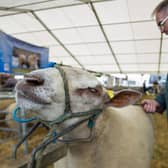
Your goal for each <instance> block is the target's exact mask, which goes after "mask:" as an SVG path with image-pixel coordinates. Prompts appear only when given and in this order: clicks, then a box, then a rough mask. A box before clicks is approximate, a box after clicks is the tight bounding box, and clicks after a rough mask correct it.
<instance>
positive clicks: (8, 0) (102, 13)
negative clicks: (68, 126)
mask: <svg viewBox="0 0 168 168" xmlns="http://www.w3.org/2000/svg"><path fill="white" fill-rule="evenodd" d="M159 2H160V0H147V1H146V0H24V1H22V0H5V1H2V0H1V1H0V30H2V31H4V32H6V33H8V34H10V35H12V36H14V37H16V38H19V39H21V40H24V41H27V42H30V43H33V44H35V45H39V46H45V47H48V48H49V51H50V52H49V60H50V61H55V62H57V63H63V64H67V65H71V66H75V67H82V68H85V69H88V70H92V71H98V72H103V73H166V72H167V71H168V46H167V45H168V41H167V38H166V36H164V37H163V46H162V52H161V55H160V54H159V51H160V37H161V34H160V31H159V29H158V28H157V26H156V23H155V21H154V19H153V18H152V17H151V13H152V10H153V9H154V7H155V6H156V5H157V4H158V3H159Z"/></svg>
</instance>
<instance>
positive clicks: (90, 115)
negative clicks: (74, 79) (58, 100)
mask: <svg viewBox="0 0 168 168" xmlns="http://www.w3.org/2000/svg"><path fill="white" fill-rule="evenodd" d="M56 68H57V69H58V71H59V72H60V75H61V77H62V79H63V83H64V90H65V92H64V93H65V109H64V114H62V115H61V116H59V117H58V118H56V119H55V120H52V121H46V120H42V119H40V118H38V117H33V118H29V119H23V118H19V117H17V113H18V111H19V110H20V108H19V107H17V108H16V109H15V110H14V112H13V119H14V120H15V121H17V122H21V123H23V122H30V121H32V120H38V121H39V122H41V123H43V124H44V125H46V126H47V127H49V128H50V129H51V130H52V131H51V132H50V133H49V137H50V138H48V139H47V140H45V141H44V142H43V143H42V144H40V145H39V146H38V147H37V148H35V149H34V152H33V154H32V167H33V165H35V155H36V153H37V152H38V151H39V150H41V149H44V148H45V147H46V146H47V145H48V144H50V143H51V142H53V141H56V140H58V141H61V142H64V143H70V142H74V141H75V142H76V141H77V142H79V141H90V140H92V138H93V128H94V125H95V121H96V118H97V117H98V115H99V114H100V113H101V112H102V111H103V110H102V109H93V110H89V111H84V112H75V113H73V112H72V110H71V104H70V95H69V87H68V81H67V78H66V73H65V71H64V70H63V69H62V68H61V67H60V66H58V65H56ZM79 117H84V118H83V119H81V120H79V121H77V122H76V123H74V124H72V125H70V126H68V127H67V128H64V129H63V130H62V131H61V132H59V133H57V132H56V128H57V126H59V125H60V124H61V123H63V122H64V121H66V120H68V119H71V118H79ZM87 121H88V124H87V126H88V128H90V135H89V136H88V137H86V138H75V139H62V140H60V139H58V138H59V137H62V136H64V135H65V134H67V133H69V132H71V131H72V130H73V129H74V128H76V127H77V126H79V125H81V124H82V123H84V122H87ZM51 134H52V135H51ZM28 136H29V132H28V134H26V137H28ZM24 140H25V139H24ZM19 144H21V142H19ZM16 150H17V149H15V151H14V152H15V154H16ZM15 157H16V156H15Z"/></svg>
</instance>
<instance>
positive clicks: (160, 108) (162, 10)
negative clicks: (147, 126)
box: [141, 0, 168, 114]
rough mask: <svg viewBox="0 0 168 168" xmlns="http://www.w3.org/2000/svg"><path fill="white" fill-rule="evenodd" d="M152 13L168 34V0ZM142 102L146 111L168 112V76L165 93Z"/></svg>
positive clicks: (163, 30)
mask: <svg viewBox="0 0 168 168" xmlns="http://www.w3.org/2000/svg"><path fill="white" fill-rule="evenodd" d="M152 15H153V16H155V18H156V23H157V26H158V27H159V29H160V32H161V33H165V34H166V35H168V0H163V1H161V2H160V3H159V4H158V5H157V6H156V8H155V9H154V10H153V13H152ZM141 104H142V106H143V109H144V111H145V112H151V113H152V112H153V113H154V112H159V113H163V112H164V111H165V110H166V111H167V114H168V78H167V80H166V87H165V91H164V92H163V93H160V94H158V95H157V96H156V98H155V99H153V100H152V99H145V100H143V101H142V102H141Z"/></svg>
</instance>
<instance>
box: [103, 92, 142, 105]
mask: <svg viewBox="0 0 168 168" xmlns="http://www.w3.org/2000/svg"><path fill="white" fill-rule="evenodd" d="M141 97H142V93H141V92H139V91H135V90H131V89H124V90H121V91H119V92H117V93H115V95H114V97H113V98H112V99H111V100H110V101H109V102H108V103H107V104H106V105H107V106H113V107H124V106H127V105H131V104H135V103H136V102H137V101H138V100H140V98H141Z"/></svg>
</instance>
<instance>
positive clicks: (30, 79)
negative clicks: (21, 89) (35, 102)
mask: <svg viewBox="0 0 168 168" xmlns="http://www.w3.org/2000/svg"><path fill="white" fill-rule="evenodd" d="M24 78H25V80H26V82H27V83H29V84H32V85H42V84H43V83H44V79H43V78H41V77H39V76H35V75H28V74H26V75H25V76H24Z"/></svg>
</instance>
